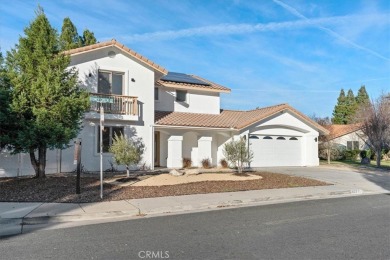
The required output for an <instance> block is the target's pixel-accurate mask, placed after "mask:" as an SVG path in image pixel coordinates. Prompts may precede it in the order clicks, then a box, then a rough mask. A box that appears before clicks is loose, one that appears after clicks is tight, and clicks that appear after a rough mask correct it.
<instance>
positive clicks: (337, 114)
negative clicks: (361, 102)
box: [332, 89, 347, 125]
mask: <svg viewBox="0 0 390 260" xmlns="http://www.w3.org/2000/svg"><path fill="white" fill-rule="evenodd" d="M346 110H347V108H346V97H345V92H344V89H341V90H340V95H339V97H338V98H337V104H336V106H335V107H334V110H333V118H332V121H333V123H334V124H340V125H343V124H346V120H345V115H346V114H347V112H346Z"/></svg>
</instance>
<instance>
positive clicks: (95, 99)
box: [89, 93, 138, 116]
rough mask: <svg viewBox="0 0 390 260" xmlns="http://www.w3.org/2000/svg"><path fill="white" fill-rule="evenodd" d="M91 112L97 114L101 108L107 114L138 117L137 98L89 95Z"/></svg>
mask: <svg viewBox="0 0 390 260" xmlns="http://www.w3.org/2000/svg"><path fill="white" fill-rule="evenodd" d="M89 98H90V101H91V111H95V112H99V111H100V106H103V108H104V112H105V113H109V114H120V115H133V116H138V102H137V97H131V96H120V95H111V94H100V93H90V97H89Z"/></svg>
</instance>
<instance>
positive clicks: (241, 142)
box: [223, 137, 253, 173]
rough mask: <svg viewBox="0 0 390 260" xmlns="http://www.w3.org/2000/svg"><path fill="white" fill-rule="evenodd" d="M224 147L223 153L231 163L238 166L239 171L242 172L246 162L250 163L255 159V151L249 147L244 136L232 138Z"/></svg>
mask: <svg viewBox="0 0 390 260" xmlns="http://www.w3.org/2000/svg"><path fill="white" fill-rule="evenodd" d="M223 148H224V149H223V155H224V156H225V158H226V160H227V161H228V162H229V163H230V164H231V165H234V166H235V167H237V170H238V173H242V171H243V169H244V164H249V163H250V162H251V161H252V159H253V152H252V151H251V150H250V149H249V147H247V144H246V140H245V138H244V137H240V139H238V140H237V141H235V140H234V139H232V140H231V141H230V142H228V143H226V144H225V145H224V147H223Z"/></svg>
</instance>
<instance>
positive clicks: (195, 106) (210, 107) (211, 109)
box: [155, 87, 220, 114]
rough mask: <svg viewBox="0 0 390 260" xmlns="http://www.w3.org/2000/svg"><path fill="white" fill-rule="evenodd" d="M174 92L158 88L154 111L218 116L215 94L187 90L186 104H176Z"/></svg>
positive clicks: (218, 98) (217, 95) (218, 104)
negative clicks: (157, 98)
mask: <svg viewBox="0 0 390 260" xmlns="http://www.w3.org/2000/svg"><path fill="white" fill-rule="evenodd" d="M175 99H176V90H175V89H171V88H165V87H159V100H157V101H155V107H156V110H161V111H176V112H189V113H204V114H219V113H220V96H219V93H216V92H201V91H194V90H187V102H176V100H175Z"/></svg>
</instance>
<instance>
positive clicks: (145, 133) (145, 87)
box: [0, 47, 155, 177]
mask: <svg viewBox="0 0 390 260" xmlns="http://www.w3.org/2000/svg"><path fill="white" fill-rule="evenodd" d="M110 51H115V52H116V53H117V54H116V55H115V56H114V57H108V52H110ZM70 66H71V67H75V68H76V69H77V70H78V72H79V80H80V84H81V86H82V87H83V88H85V89H87V90H88V91H89V92H97V77H98V70H99V69H100V70H108V71H116V72H123V73H124V91H123V92H124V93H123V95H127V96H136V97H137V98H138V104H139V106H138V109H139V117H138V118H136V120H132V121H126V120H115V119H113V120H109V119H106V120H105V125H107V126H108V125H112V126H124V128H125V132H127V133H130V132H132V131H134V132H136V134H137V136H139V137H141V138H142V139H143V141H144V143H145V147H146V149H145V153H144V157H143V158H144V160H143V162H142V164H144V163H145V166H147V167H149V166H152V158H153V156H152V155H153V143H152V141H153V139H152V127H151V126H152V125H153V124H154V82H155V78H154V77H155V73H154V71H153V70H152V69H151V68H150V67H147V66H145V65H143V64H140V63H139V62H138V61H136V60H135V59H134V58H132V57H130V56H129V55H127V54H125V53H122V52H121V51H120V50H119V49H117V48H115V47H109V48H103V49H101V50H96V51H91V52H88V53H84V54H79V55H75V56H72V61H71V65H70ZM132 79H133V80H132ZM83 123H84V128H83V130H82V131H81V133H80V134H79V136H78V137H80V138H82V141H83V150H82V158H81V160H82V164H83V166H84V167H85V169H86V170H89V171H98V170H99V167H100V165H99V155H98V154H97V144H96V142H97V136H96V133H97V132H96V131H97V124H98V120H96V119H88V120H87V119H84V122H83ZM70 144H71V145H73V141H71V142H70ZM18 158H19V157H18V156H10V155H8V154H2V155H0V177H1V176H16V175H17V173H18V171H19V172H22V174H23V175H29V174H33V169H32V167H31V166H30V161H29V157H28V156H27V155H23V156H22V162H23V163H22V165H21V167H15V165H20V162H19V160H18ZM58 161H59V160H58V156H57V152H56V151H48V158H47V168H46V169H47V173H54V172H57V167H59V165H58ZM103 161H104V166H103V168H104V169H107V168H109V167H110V164H109V161H113V159H112V155H111V154H109V153H107V154H104V160H103ZM61 166H62V171H63V172H68V171H72V170H73V169H74V168H75V166H74V165H73V147H70V148H68V149H66V150H63V151H62V165H61ZM118 168H121V167H118ZM122 168H123V167H122Z"/></svg>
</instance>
